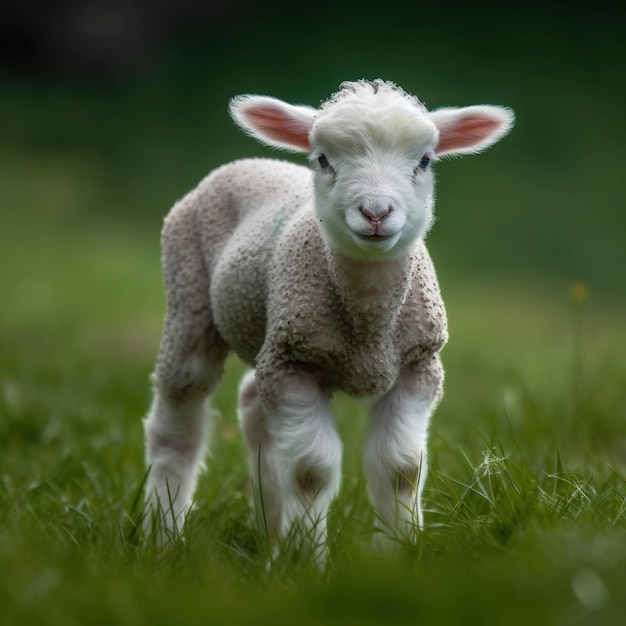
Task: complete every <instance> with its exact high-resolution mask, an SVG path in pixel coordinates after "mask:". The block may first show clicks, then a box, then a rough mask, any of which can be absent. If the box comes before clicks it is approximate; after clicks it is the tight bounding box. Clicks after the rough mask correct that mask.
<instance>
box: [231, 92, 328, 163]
mask: <svg viewBox="0 0 626 626" xmlns="http://www.w3.org/2000/svg"><path fill="white" fill-rule="evenodd" d="M229 110H230V114H231V116H232V118H233V119H234V120H235V122H236V123H237V124H238V125H239V126H240V127H241V128H242V129H243V130H244V131H245V132H247V133H248V134H250V135H252V136H253V137H254V138H256V139H258V140H259V141H261V142H263V143H266V144H267V145H268V146H272V147H274V148H283V149H286V150H293V151H294V152H310V151H311V144H310V143H309V131H310V130H311V127H312V126H313V121H314V120H315V114H316V113H317V111H316V109H314V108H312V107H308V106H302V105H295V104H288V103H286V102H283V101H282V100H278V99H277V98H270V97H268V96H236V97H235V98H233V99H232V100H231V101H230V105H229Z"/></svg>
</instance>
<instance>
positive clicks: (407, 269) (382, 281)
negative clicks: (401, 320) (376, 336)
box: [330, 253, 413, 331]
mask: <svg viewBox="0 0 626 626" xmlns="http://www.w3.org/2000/svg"><path fill="white" fill-rule="evenodd" d="M330 271H331V277H332V280H333V282H334V283H335V286H336V288H337V290H338V292H339V294H340V297H341V299H342V301H343V303H344V306H345V307H346V311H347V312H348V314H349V315H350V317H351V318H352V320H353V323H354V324H355V325H357V326H360V325H365V326H366V327H367V328H368V329H370V330H372V331H374V330H380V329H382V328H389V326H390V324H393V322H394V321H395V319H396V318H397V316H398V313H399V312H400V309H401V307H402V304H403V303H404V301H405V300H406V297H407V295H408V293H409V290H410V288H411V276H412V272H413V259H412V258H411V257H410V256H407V257H403V258H401V259H391V260H387V259H385V260H381V259H376V260H372V261H361V260H356V259H351V258H349V257H345V256H342V255H339V254H336V253H335V254H331V255H330Z"/></svg>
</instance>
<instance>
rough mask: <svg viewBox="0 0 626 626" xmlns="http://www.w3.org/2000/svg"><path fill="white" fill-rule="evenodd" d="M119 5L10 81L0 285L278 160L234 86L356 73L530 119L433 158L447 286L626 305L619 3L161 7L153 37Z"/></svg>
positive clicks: (320, 93)
mask: <svg viewBox="0 0 626 626" xmlns="http://www.w3.org/2000/svg"><path fill="white" fill-rule="evenodd" d="M75 4H78V5H81V4H83V5H89V4H90V3H89V2H87V3H75ZM92 4H94V5H96V6H100V7H102V3H98V2H94V3H92ZM109 4H110V6H111V7H112V9H111V10H112V11H113V12H117V13H116V15H117V18H118V21H119V22H121V23H122V24H123V23H124V16H125V15H126V14H128V20H129V21H131V22H132V19H135V22H133V23H132V24H133V25H132V27H131V26H127V27H126V30H131V34H128V33H126V31H125V30H123V29H122V28H121V26H120V27H118V31H121V32H122V33H123V34H124V36H122V35H120V32H118V31H115V29H114V28H110V29H109V30H111V31H112V32H111V33H109V34H108V38H107V33H104V34H102V33H100V35H99V37H96V36H95V35H93V34H92V36H91V40H93V41H92V42H91V44H90V46H88V45H86V44H85V41H89V39H88V35H89V34H90V32H91V31H88V32H87V34H84V33H83V34H82V39H81V38H80V37H79V36H78V35H77V34H76V33H75V32H74V31H69V32H70V35H68V37H70V36H74V37H75V38H76V39H77V42H76V43H75V46H76V47H75V48H71V47H69V44H66V48H68V47H69V51H68V50H66V49H64V50H63V54H62V53H60V52H58V51H57V52H56V53H55V50H56V49H55V48H54V47H53V43H54V42H53V43H52V44H50V48H49V49H44V50H43V51H42V50H37V51H36V52H34V51H33V50H32V49H30V48H32V47H33V46H31V47H30V48H28V46H24V47H25V48H26V50H27V52H28V54H27V53H26V52H24V50H21V53H22V57H25V60H24V58H21V59H20V62H15V63H7V64H6V67H5V68H4V71H3V72H2V87H1V94H0V133H1V136H2V143H1V144H0V172H1V176H2V184H1V186H0V194H1V196H0V211H1V215H0V219H1V224H2V233H3V234H2V235H0V236H1V237H2V238H3V240H2V244H3V245H2V249H1V250H0V254H2V259H1V262H2V267H3V270H2V271H3V279H4V280H8V281H11V280H12V277H16V276H17V274H16V271H17V270H18V268H17V267H16V263H17V262H18V261H19V260H21V262H22V263H25V262H26V263H28V264H30V265H31V266H32V267H31V271H32V272H33V274H34V275H29V276H28V282H30V281H32V280H34V281H35V282H36V281H37V277H36V274H37V272H36V269H35V266H36V265H37V260H36V258H29V259H16V257H15V253H17V255H18V257H19V256H20V250H16V248H18V249H21V250H22V252H23V251H24V249H25V248H24V247H25V246H28V244H29V241H34V240H35V238H37V248H36V254H35V255H34V256H35V257H39V259H40V260H41V262H42V264H43V265H45V266H49V265H50V264H51V263H54V259H51V258H47V257H46V255H45V250H46V248H45V240H46V238H47V237H49V238H50V239H52V238H54V239H55V242H54V243H53V244H51V245H57V243H58V242H59V241H65V242H66V244H67V245H68V246H72V245H74V244H75V243H76V242H75V238H76V237H81V236H82V235H84V234H85V232H86V231H87V232H89V231H91V230H92V229H93V230H92V232H91V233H89V235H88V236H90V237H91V236H92V235H99V234H101V237H102V239H105V240H106V239H107V238H108V237H110V236H111V235H110V232H109V231H108V230H107V228H106V227H105V225H106V226H108V227H110V228H112V229H113V230H115V231H121V232H123V233H126V235H127V236H129V237H131V238H134V237H135V236H139V237H142V238H145V241H153V242H154V241H156V239H157V238H158V230H159V226H160V219H161V217H162V216H163V215H164V214H165V213H166V211H167V210H168V208H169V207H170V206H171V205H172V203H173V202H174V201H175V200H176V199H177V198H178V197H180V196H181V195H182V194H183V193H185V192H186V191H187V190H188V189H190V188H191V187H193V186H194V185H195V184H196V183H197V182H198V181H199V180H200V178H202V177H203V176H204V175H205V174H206V173H207V172H208V171H209V170H210V169H211V168H213V167H215V166H217V165H219V164H220V163H222V162H224V161H228V160H230V159H233V158H237V157H242V156H249V155H270V151H269V150H268V149H265V148H263V147H261V146H259V145H256V144H255V143H254V142H253V141H251V140H250V139H248V138H246V137H244V136H243V135H242V134H241V133H240V132H238V131H237V130H236V129H235V127H234V126H233V124H232V122H231V120H230V118H229V116H228V114H227V112H226V106H227V102H228V99H229V98H230V97H231V96H233V95H235V94H239V93H263V94H269V95H275V96H278V97H281V98H283V99H286V100H289V101H293V102H301V103H308V104H317V103H318V102H319V101H320V100H322V99H324V98H325V97H327V96H328V95H329V94H330V93H332V92H333V91H334V90H335V89H336V88H337V86H338V85H339V83H340V82H341V81H342V80H346V79H355V78H361V77H366V78H374V77H382V78H385V79H389V80H393V81H395V82H397V83H398V84H400V85H401V86H403V87H404V88H405V89H406V90H407V91H410V92H412V93H414V94H416V95H418V97H420V98H421V99H422V100H423V101H425V103H426V105H427V106H428V107H429V108H436V107H438V106H446V105H466V104H474V103H494V104H504V105H507V106H510V107H512V108H513V109H514V110H515V112H516V115H517V124H516V127H515V129H514V131H513V133H512V134H511V135H510V136H509V137H507V138H506V139H505V140H504V141H503V142H502V143H501V144H499V145H497V146H496V147H494V148H493V149H491V150H490V151H489V152H487V153H485V154H484V155H481V156H478V157H468V158H465V159H463V161H462V162H461V161H450V162H443V163H441V164H440V165H439V166H438V179H439V186H438V211H437V213H438V222H437V223H436V226H435V229H434V230H433V232H432V235H431V237H430V239H429V244H430V248H431V250H432V253H433V256H434V257H435V261H436V264H437V267H438V268H439V272H440V275H441V278H442V283H443V285H444V289H445V288H446V285H448V286H450V287H449V288H452V287H453V286H455V285H457V284H469V283H471V282H472V281H483V280H485V281H491V280H492V279H493V280H497V281H498V282H499V283H503V284H505V285H506V286H507V287H509V288H511V289H512V290H513V291H514V290H515V286H516V285H518V284H519V285H521V284H527V285H529V286H530V287H531V288H532V289H535V288H537V289H539V288H546V289H548V290H553V289H556V290H560V291H561V292H563V290H566V289H567V286H568V284H569V283H570V282H571V281H573V280H582V281H584V282H585V283H586V284H587V285H588V286H589V287H590V289H591V292H592V293H593V296H594V298H596V297H597V298H601V299H602V301H603V302H605V301H606V302H607V303H614V302H623V299H624V295H625V294H624V284H625V283H624V276H623V270H624V267H625V266H626V246H625V245H624V243H623V239H624V230H625V229H624V225H625V223H626V216H625V211H624V206H625V197H626V191H625V186H624V184H623V172H624V165H625V159H624V145H625V139H626V136H625V135H626V132H625V128H626V125H625V124H624V123H623V110H624V107H623V85H624V69H625V63H624V62H625V60H626V55H625V49H626V45H625V43H624V34H623V33H624V21H623V20H622V16H621V13H620V11H621V9H619V8H615V9H608V10H602V9H600V8H594V7H587V8H586V9H585V10H584V11H581V10H580V9H565V8H559V7H558V5H545V4H544V5H541V4H539V3H532V2H531V3H525V4H524V5H522V6H523V7H524V8H523V9H520V8H516V7H508V8H507V7H501V8H499V9H496V8H495V7H496V5H493V6H488V5H485V6H482V5H472V6H471V7H470V6H469V5H463V4H461V3H458V4H455V3H453V4H449V3H447V4H446V5H445V6H443V5H442V6H441V7H440V8H435V7H433V6H426V7H425V6H421V5H419V4H408V5H393V4H389V5H385V6H375V5H367V4H358V5H353V6H350V5H349V4H348V5H346V4H340V5H322V6H320V7H316V8H315V9H313V8H310V7H308V6H306V7H304V6H301V7H299V8H290V7H280V6H277V5H274V6H272V5H268V4H262V5H259V4H258V3H253V2H244V1H239V2H237V1H233V2H226V1H225V2H221V3H219V2H218V3H195V5H199V6H201V7H203V10H200V9H199V8H197V7H196V8H195V13H194V11H192V10H191V9H189V11H188V13H189V14H185V15H184V19H183V18H181V19H180V20H179V21H175V20H174V19H173V18H172V17H171V16H169V15H168V14H167V13H166V12H165V11H162V13H163V18H162V19H164V20H167V19H169V20H170V22H171V24H170V25H169V29H167V30H166V29H165V28H164V27H163V28H162V29H161V30H160V31H158V32H159V36H158V37H157V36H156V35H152V36H148V35H145V36H144V38H143V39H142V38H141V37H140V35H141V32H142V22H141V18H142V17H144V18H145V17H146V16H148V15H150V14H151V13H156V14H158V13H159V12H158V11H156V10H152V9H151V8H150V6H151V5H149V4H146V5H145V6H144V7H143V13H142V12H141V3H115V2H114V3H109ZM133 4H137V6H138V7H139V9H137V10H135V11H134V12H132V15H131V13H130V11H129V9H128V6H130V5H133ZM189 4H190V5H194V3H193V2H191V3H189ZM61 5H63V3H61ZM68 6H69V8H67V9H66V12H67V20H70V19H71V18H72V15H73V14H72V10H71V6H72V3H69V5H68ZM156 6H160V5H158V4H157V5H156ZM181 6H183V7H184V6H185V3H182V5H181ZM124 7H126V12H127V13H125V12H124ZM74 11H75V12H76V10H74ZM137 11H139V13H138V14H137ZM98 15H99V14H97V13H96V14H95V16H94V17H93V20H97V18H98ZM74 18H75V20H74V21H77V19H76V16H75V15H74ZM131 18H132V19H131ZM100 19H101V20H102V22H101V27H102V28H104V27H103V26H102V24H104V25H106V24H108V22H107V21H106V20H104V19H103V18H102V17H100ZM152 20H153V21H157V17H154V16H153V17H152ZM84 21H86V22H87V23H88V21H87V20H84ZM109 21H112V20H111V19H109ZM96 23H97V22H96ZM79 24H80V22H79ZM88 25H89V23H88ZM83 27H84V28H87V27H86V26H84V25H83ZM42 28H43V29H44V30H45V26H42ZM49 28H50V27H49ZM59 28H60V27H59ZM91 28H92V30H94V32H96V33H97V32H98V28H97V27H93V25H92V26H91ZM145 28H146V29H147V26H146V27H145ZM133 29H134V30H133ZM76 30H77V31H78V32H79V33H80V32H81V31H80V28H79V27H76ZM153 30H155V29H154V28H153ZM62 32H63V31H62ZM135 32H136V35H135V39H133V34H134V33H135ZM72 33H73V35H72ZM59 37H60V35H59ZM116 37H117V39H116ZM127 40H131V43H128V42H127ZM144 40H145V41H144ZM133 42H134V43H133ZM142 42H143V44H142ZM81 45H82V47H81ZM124 45H126V48H124ZM98 46H99V47H98ZM107 46H108V48H107ZM13 48H14V49H12V50H10V52H12V53H15V52H16V46H15V45H14V46H13ZM92 48H95V49H96V50H98V52H94V51H93V50H92ZM100 48H102V50H100ZM111 50H112V51H115V54H114V53H113V52H112V51H111ZM107 51H108V52H107ZM17 52H20V50H17ZM107 54H108V55H109V56H107ZM29 55H30V56H29ZM37 55H39V56H37ZM18 56H19V55H18ZM297 160H299V161H302V160H303V159H302V158H299V159H297ZM129 243H130V242H129ZM119 245H124V242H123V241H120V242H119ZM42 246H43V247H42ZM25 256H28V257H30V256H31V255H25ZM67 280H68V281H70V280H72V274H71V273H69V274H68V275H67ZM23 288H24V289H27V286H26V285H24V287H23ZM32 288H33V289H34V286H33V287H32ZM87 294H88V292H87ZM35 296H36V294H30V297H33V298H35V300H36V297H35ZM15 304H17V305H18V306H19V307H22V308H27V305H28V303H26V302H22V303H21V304H20V303H19V302H18V303H15V302H14V303H12V304H11V306H14V305H15ZM35 304H36V302H33V306H34V305H35ZM22 312H24V313H28V314H30V315H36V310H33V311H22Z"/></svg>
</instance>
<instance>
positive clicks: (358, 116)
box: [230, 80, 514, 259]
mask: <svg viewBox="0 0 626 626" xmlns="http://www.w3.org/2000/svg"><path fill="white" fill-rule="evenodd" d="M230 111H231V115H232V116H233V118H234V119H235V121H236V122H237V123H238V124H239V125H240V126H241V127H242V128H243V129H244V130H245V131H246V132H248V133H250V134H251V135H253V136H254V137H256V138H257V139H259V140H260V141H262V142H264V143H266V144H268V145H271V146H274V147H279V148H284V149H287V150H293V151H298V152H307V153H308V154H309V159H310V161H311V164H312V167H313V169H314V184H315V196H316V210H317V215H318V218H319V221H320V228H321V231H322V234H323V235H324V238H325V240H326V242H327V244H328V245H329V246H330V247H331V248H332V249H334V250H336V251H338V252H340V253H342V254H345V255H348V256H351V257H355V258H362V259H369V258H377V257H380V256H381V255H386V256H388V257H396V256H400V255H403V254H406V252H407V250H408V249H409V248H410V247H411V245H412V244H413V243H414V242H415V240H416V239H418V238H420V237H423V236H424V235H425V233H426V232H427V231H428V228H429V227H430V225H431V223H432V217H433V204H434V177H433V173H432V164H433V162H434V161H436V160H437V158H438V157H440V156H443V155H448V154H470V153H475V152H480V151H481V150H484V149H486V148H488V147H489V146H491V145H493V144H494V143H495V142H496V141H498V140H499V139H500V138H501V137H503V136H504V135H505V134H506V133H507V132H508V131H509V130H510V128H511V127H512V125H513V119H514V117H513V112H512V111H511V110H510V109H506V108H503V107H497V106H491V105H478V106H470V107H462V108H445V109H438V110H435V111H432V112H429V111H428V110H427V109H426V108H425V107H424V105H423V104H422V103H421V102H420V101H419V100H418V99H417V98H414V97H413V96H410V95H409V94H407V93H406V92H404V91H403V90H402V89H400V88H399V87H396V86H395V85H393V84H392V83H388V82H383V81H381V80H376V81H373V82H369V81H364V80H361V81H357V82H346V83H343V84H342V85H341V88H340V90H339V91H338V92H337V93H336V94H334V95H333V96H331V97H330V98H329V99H328V100H327V101H326V102H324V103H322V105H321V106H320V108H319V109H314V108H312V107H308V106H302V105H292V104H287V103H285V102H282V101H281V100H277V99H275V98H269V97H265V96H239V97H237V98H234V99H233V100H232V101H231V105H230Z"/></svg>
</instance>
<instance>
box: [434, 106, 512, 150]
mask: <svg viewBox="0 0 626 626" xmlns="http://www.w3.org/2000/svg"><path fill="white" fill-rule="evenodd" d="M428 117H429V118H430V119H431V120H432V121H433V122H434V123H435V126H437V128H438V129H439V144H438V145H437V149H436V150H435V152H436V153H437V154H438V155H444V154H474V153H476V152H481V151H482V150H485V149H487V148H489V146H492V145H493V144H494V143H496V142H497V141H499V140H500V139H502V137H504V135H506V134H507V133H508V132H509V131H510V130H511V128H512V127H513V123H514V122H515V114H514V113H513V111H512V110H511V109H507V108H506V107H499V106H493V105H487V104H482V105H476V106H469V107H462V108H454V107H449V108H443V109H436V110H435V111H431V112H430V113H429V114H428Z"/></svg>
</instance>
